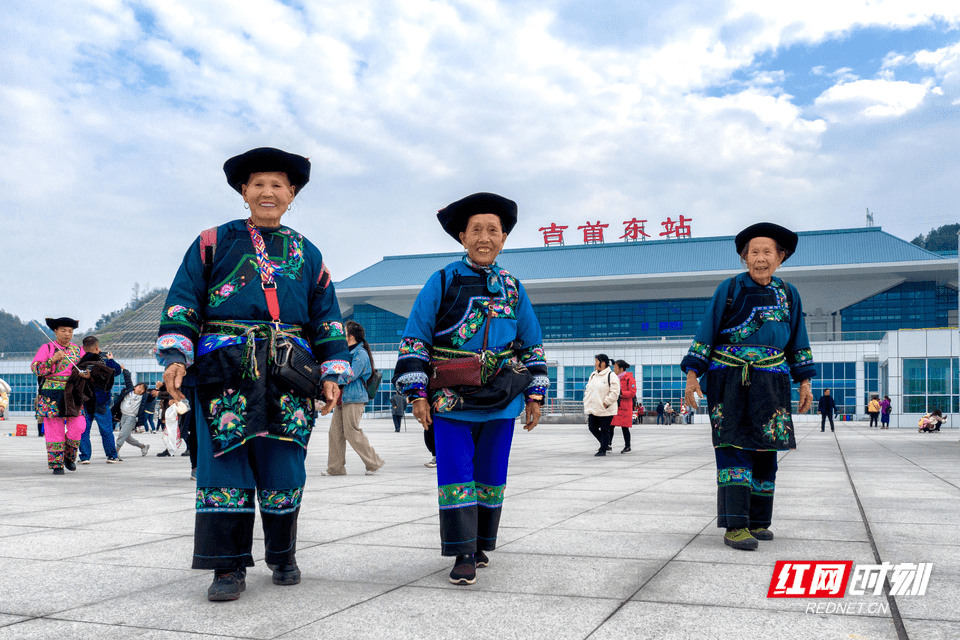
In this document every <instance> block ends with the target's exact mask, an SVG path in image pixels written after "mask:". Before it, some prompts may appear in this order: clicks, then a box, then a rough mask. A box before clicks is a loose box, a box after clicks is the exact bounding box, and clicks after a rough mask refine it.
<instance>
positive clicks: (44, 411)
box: [30, 318, 89, 475]
mask: <svg viewBox="0 0 960 640" xmlns="http://www.w3.org/2000/svg"><path fill="white" fill-rule="evenodd" d="M46 323H47V326H48V327H50V329H51V330H53V332H54V335H55V336H56V340H54V341H53V342H48V343H46V344H44V345H42V346H41V347H40V349H38V350H37V355H35V356H34V358H33V362H31V364H30V369H31V370H32V371H33V373H34V374H35V375H36V376H37V377H39V378H42V380H43V382H42V383H41V384H40V390H39V393H38V394H37V416H38V417H39V418H41V419H42V421H43V434H44V440H45V441H46V444H47V466H48V467H49V468H50V469H52V470H53V474H54V475H63V473H64V471H63V469H64V467H66V468H67V469H68V470H70V471H74V470H76V468H77V465H76V459H77V450H78V449H79V447H80V438H81V437H83V430H84V428H85V427H86V424H87V418H86V415H85V412H84V411H83V410H82V408H81V410H80V412H79V415H76V416H70V415H68V412H67V409H66V402H65V397H64V390H65V389H66V386H67V381H68V380H69V379H70V377H71V376H72V375H74V372H75V371H76V365H77V364H78V363H79V362H80V358H82V357H83V356H84V355H85V352H84V350H83V349H82V348H81V347H79V346H78V345H75V344H73V343H72V342H70V341H71V340H72V339H73V331H74V329H76V328H77V327H78V326H79V324H80V323H79V322H77V321H76V320H74V319H73V318H47V319H46ZM77 375H79V374H77ZM88 375H89V374H88Z"/></svg>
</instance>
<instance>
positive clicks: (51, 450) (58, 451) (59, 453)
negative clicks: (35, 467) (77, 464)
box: [47, 442, 65, 469]
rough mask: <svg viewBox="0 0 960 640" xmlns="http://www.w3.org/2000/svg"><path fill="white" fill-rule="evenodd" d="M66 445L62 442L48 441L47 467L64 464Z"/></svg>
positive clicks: (51, 467) (54, 467) (52, 467)
mask: <svg viewBox="0 0 960 640" xmlns="http://www.w3.org/2000/svg"><path fill="white" fill-rule="evenodd" d="M64 452H65V446H64V443H62V442H48V443H47V468H49V469H56V468H57V467H62V466H63V456H64Z"/></svg>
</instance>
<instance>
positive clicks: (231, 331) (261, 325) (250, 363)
mask: <svg viewBox="0 0 960 640" xmlns="http://www.w3.org/2000/svg"><path fill="white" fill-rule="evenodd" d="M303 335H304V334H303V327H301V326H300V325H296V324H283V323H277V324H274V323H272V322H256V321H252V320H220V321H216V322H207V323H205V324H204V325H203V332H202V333H201V337H200V349H198V350H197V355H198V356H199V355H203V354H205V353H209V352H211V351H213V350H215V349H219V348H220V347H226V346H228V345H233V344H246V349H244V352H243V360H241V366H242V367H243V375H244V376H245V377H248V378H258V377H260V370H259V367H258V366H257V358H256V351H257V341H258V340H260V341H261V342H263V341H266V343H267V364H271V363H273V361H274V360H275V359H276V357H277V338H278V337H281V338H290V339H292V340H295V341H296V342H297V343H299V344H300V346H302V347H303V348H305V349H307V350H309V349H310V345H309V344H307V341H306V340H305V339H304V337H303Z"/></svg>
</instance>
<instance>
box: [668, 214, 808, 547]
mask: <svg viewBox="0 0 960 640" xmlns="http://www.w3.org/2000/svg"><path fill="white" fill-rule="evenodd" d="M735 244H736V247H737V253H739V254H740V257H741V260H742V261H743V262H744V263H745V264H746V266H747V271H746V272H745V273H741V274H740V275H738V276H735V277H734V278H731V279H729V280H725V281H724V282H722V283H721V284H720V286H719V287H717V291H716V293H715V294H714V296H713V300H711V301H710V306H709V307H707V313H706V315H705V317H704V319H703V321H702V322H701V323H700V328H699V330H698V331H697V335H696V337H695V338H694V343H693V345H692V346H691V347H690V351H689V352H688V353H687V356H686V357H685V358H684V359H683V361H682V362H681V363H680V367H681V368H682V369H683V370H684V371H686V373H687V388H686V397H685V399H686V402H687V405H689V406H691V407H696V406H697V399H696V396H697V395H700V396H702V395H703V393H702V391H701V389H700V385H699V383H698V381H697V378H698V377H700V376H702V375H704V374H706V380H707V383H706V389H707V406H708V408H709V410H710V426H711V427H712V430H713V446H714V450H715V453H716V458H717V485H718V489H717V516H718V517H717V526H718V527H723V528H726V530H727V532H726V534H725V535H724V543H725V544H727V545H728V546H731V547H733V548H735V549H744V550H751V549H756V548H757V547H758V545H759V543H758V542H757V540H772V539H773V532H771V531H770V529H769V527H770V523H771V520H772V517H773V492H774V487H775V485H774V482H775V479H776V476H777V452H778V451H783V450H786V449H794V448H796V446H797V443H796V439H795V437H794V431H793V419H792V417H791V414H790V408H791V388H790V379H791V377H792V378H793V380H794V382H798V383H799V384H800V391H799V398H800V406H799V411H800V413H805V412H806V411H807V410H808V409H809V408H810V404H811V403H812V402H813V394H812V393H811V391H810V379H811V378H812V377H814V376H815V375H816V370H815V369H814V366H813V354H812V353H811V352H810V342H809V341H808V340H807V330H806V327H805V326H804V322H803V310H802V308H801V304H800V294H799V293H797V290H796V288H795V287H794V286H793V285H791V284H787V283H785V282H784V281H783V280H781V279H780V278H776V277H774V275H773V274H774V272H775V271H776V270H777V268H778V267H779V266H780V265H781V264H782V263H783V262H784V261H785V260H786V259H787V258H789V257H790V254H792V253H793V252H794V251H795V250H796V248H797V234H795V233H793V232H792V231H790V230H789V229H785V228H783V227H781V226H779V225H776V224H771V223H768V222H763V223H759V224H755V225H752V226H750V227H747V228H746V229H744V230H743V231H741V232H740V233H739V234H738V235H737V237H736V240H735Z"/></svg>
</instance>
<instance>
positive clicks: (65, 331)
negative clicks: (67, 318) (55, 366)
mask: <svg viewBox="0 0 960 640" xmlns="http://www.w3.org/2000/svg"><path fill="white" fill-rule="evenodd" d="M53 335H55V336H56V337H57V344H59V345H60V346H61V347H65V346H67V345H68V344H70V341H71V340H73V327H57V330H56V331H54V332H53Z"/></svg>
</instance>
